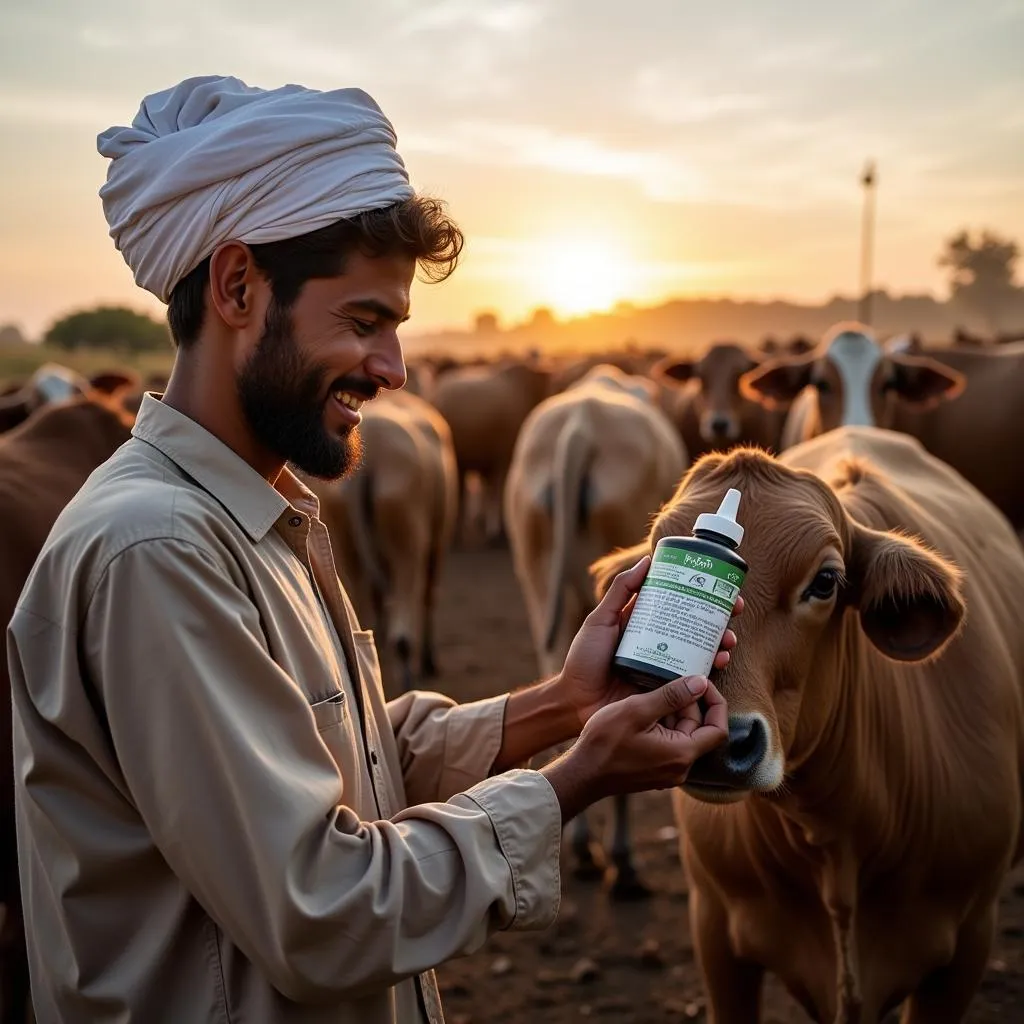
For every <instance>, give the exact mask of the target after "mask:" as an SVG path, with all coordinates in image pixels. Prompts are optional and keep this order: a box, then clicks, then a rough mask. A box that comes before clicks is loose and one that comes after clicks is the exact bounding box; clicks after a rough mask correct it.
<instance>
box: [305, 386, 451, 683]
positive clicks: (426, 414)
mask: <svg viewBox="0 0 1024 1024" xmlns="http://www.w3.org/2000/svg"><path fill="white" fill-rule="evenodd" d="M362 417H363V418H362V424H361V426H360V428H359V432H360V436H361V437H362V440H363V449H364V461H363V465H362V467H361V468H360V469H359V471H358V472H356V473H355V474H354V475H353V476H352V477H350V478H349V479H347V480H342V481H337V482H334V483H324V482H323V481H312V480H310V481H307V483H309V485H310V486H311V487H312V488H313V489H314V490H315V491H316V492H317V493H318V494H319V496H320V499H321V503H322V506H323V519H324V523H325V524H326V525H327V527H328V529H329V531H330V534H331V543H332V545H333V546H334V549H335V552H336V554H337V557H338V562H339V565H340V567H341V572H342V575H343V576H344V578H345V584H346V589H347V590H348V592H349V593H350V594H351V595H352V599H353V601H354V602H355V605H356V608H357V610H358V611H359V614H360V617H361V618H363V617H365V619H366V621H368V622H372V623H373V624H374V628H375V629H376V630H378V632H379V633H380V634H381V636H382V638H384V640H385V641H386V643H385V644H384V645H382V648H383V649H385V650H388V651H390V652H391V653H392V654H393V655H394V656H395V657H396V658H397V659H398V664H399V670H400V673H401V679H402V686H403V687H404V689H406V690H410V689H412V687H413V685H414V683H415V681H416V679H418V678H420V677H421V676H425V677H431V676H435V675H436V674H437V666H436V661H435V655H434V632H433V623H434V600H435V596H436V591H437V582H438V577H439V574H440V571H441V565H442V562H443V559H444V556H445V553H446V552H447V550H448V548H449V546H450V544H451V540H452V533H453V531H454V528H455V516H456V502H457V497H458V496H457V493H456V487H457V484H458V475H457V472H456V468H455V451H454V448H453V446H452V440H451V432H450V430H449V429H448V425H447V423H445V421H444V419H443V418H442V417H441V415H440V414H439V413H438V412H437V410H436V409H434V408H433V407H432V406H431V405H430V404H429V403H427V402H425V401H423V399H421V398H418V397H417V396H416V395H411V394H406V393H404V392H397V393H393V394H391V393H388V394H384V395H381V397H380V398H377V399H376V400H375V401H374V402H372V403H370V404H367V405H365V406H364V407H363V411H362Z"/></svg>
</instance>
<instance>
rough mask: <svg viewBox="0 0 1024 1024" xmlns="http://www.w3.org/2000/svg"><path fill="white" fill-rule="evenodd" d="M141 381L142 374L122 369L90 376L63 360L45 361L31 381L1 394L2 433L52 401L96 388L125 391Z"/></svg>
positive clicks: (0, 416)
mask: <svg viewBox="0 0 1024 1024" xmlns="http://www.w3.org/2000/svg"><path fill="white" fill-rule="evenodd" d="M137 385H138V377H137V376H136V375H134V374H132V373H130V372H126V371H122V370H106V371H103V372H102V373H97V374H93V376H92V377H91V378H86V377H83V376H82V375H81V374H80V373H78V372H77V371H75V370H72V369H70V368H69V367H67V366H62V365H61V364H60V363H44V364H43V365H42V366H40V367H39V368H38V369H37V370H36V371H35V372H34V373H33V374H32V376H31V377H30V378H29V379H28V380H27V381H25V382H24V383H22V384H18V385H16V386H13V387H9V388H7V389H6V390H5V392H4V393H3V394H2V395H0V434H2V433H5V432H6V431H8V430H12V429H13V428H14V427H16V426H18V424H19V423H24V422H25V420H27V419H28V418H29V416H31V415H32V413H33V412H35V411H36V410H37V409H41V408H42V407H43V406H44V405H46V404H47V403H48V402H60V401H64V400H65V399H68V398H77V397H81V396H82V395H85V394H88V393H89V392H96V391H98V392H102V393H103V394H107V395H113V394H124V393H127V391H128V390H130V389H131V388H133V387H136V386H137Z"/></svg>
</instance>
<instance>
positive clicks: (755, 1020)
mask: <svg viewBox="0 0 1024 1024" xmlns="http://www.w3.org/2000/svg"><path fill="white" fill-rule="evenodd" d="M690 931H691V932H692V934H693V944H694V948H695V950H696V952H697V961H698V963H699V964H700V968H701V972H702V973H703V975H704V984H705V987H706V988H707V996H708V1024H759V1022H760V1020H761V986H762V983H763V981H764V968H763V967H762V966H761V965H760V964H754V963H750V962H749V961H746V960H740V959H739V958H738V957H736V955H735V954H734V953H733V951H732V946H731V944H730V942H729V922H728V918H727V916H726V913H725V908H724V907H722V905H721V904H720V903H719V902H718V901H717V900H716V899H715V897H714V896H710V895H708V894H707V893H703V892H701V891H700V889H699V888H697V887H696V886H694V885H692V884H691V886H690Z"/></svg>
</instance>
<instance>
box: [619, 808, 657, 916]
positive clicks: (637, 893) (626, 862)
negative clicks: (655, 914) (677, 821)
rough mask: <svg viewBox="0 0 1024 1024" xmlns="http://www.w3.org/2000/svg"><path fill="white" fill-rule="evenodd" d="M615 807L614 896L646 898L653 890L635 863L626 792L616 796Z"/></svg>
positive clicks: (621, 898) (622, 898) (633, 898)
mask: <svg viewBox="0 0 1024 1024" xmlns="http://www.w3.org/2000/svg"><path fill="white" fill-rule="evenodd" d="M613 808H614V811H613V814H612V819H613V824H614V829H615V831H614V832H613V834H612V863H613V864H614V865H615V881H614V882H613V883H612V898H613V899H617V900H645V899H647V897H648V896H650V895H651V890H650V889H648V888H647V886H646V885H644V883H643V882H641V881H640V876H639V875H638V874H637V873H636V867H635V866H634V865H633V851H632V844H631V843H630V840H629V797H627V796H626V795H625V794H624V793H623V794H622V795H620V796H617V797H615V801H614V804H613Z"/></svg>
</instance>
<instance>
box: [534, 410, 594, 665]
mask: <svg viewBox="0 0 1024 1024" xmlns="http://www.w3.org/2000/svg"><path fill="white" fill-rule="evenodd" d="M593 454H594V453H593V442H592V440H591V438H590V436H589V432H588V431H587V430H586V424H585V423H584V422H583V421H582V417H581V415H580V414H579V413H574V414H573V415H572V416H571V417H570V418H569V420H568V422H567V423H566V424H565V428H564V429H563V430H562V431H561V433H560V434H559V435H558V442H557V443H556V445H555V459H554V475H553V479H552V502H551V504H552V509H551V524H552V534H553V537H552V548H551V566H550V577H549V585H548V599H547V607H546V608H545V613H544V649H545V650H546V651H548V652H550V651H552V650H553V649H554V645H555V640H556V638H557V636H558V627H559V623H560V622H561V619H562V606H563V603H564V600H565V589H566V583H567V582H568V581H567V575H568V572H569V569H570V564H571V559H572V557H573V554H574V547H575V544H574V541H575V539H576V529H577V525H578V523H579V518H580V509H581V508H582V505H583V488H584V486H585V485H586V478H587V470H588V469H589V468H590V462H591V460H592V458H593Z"/></svg>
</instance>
